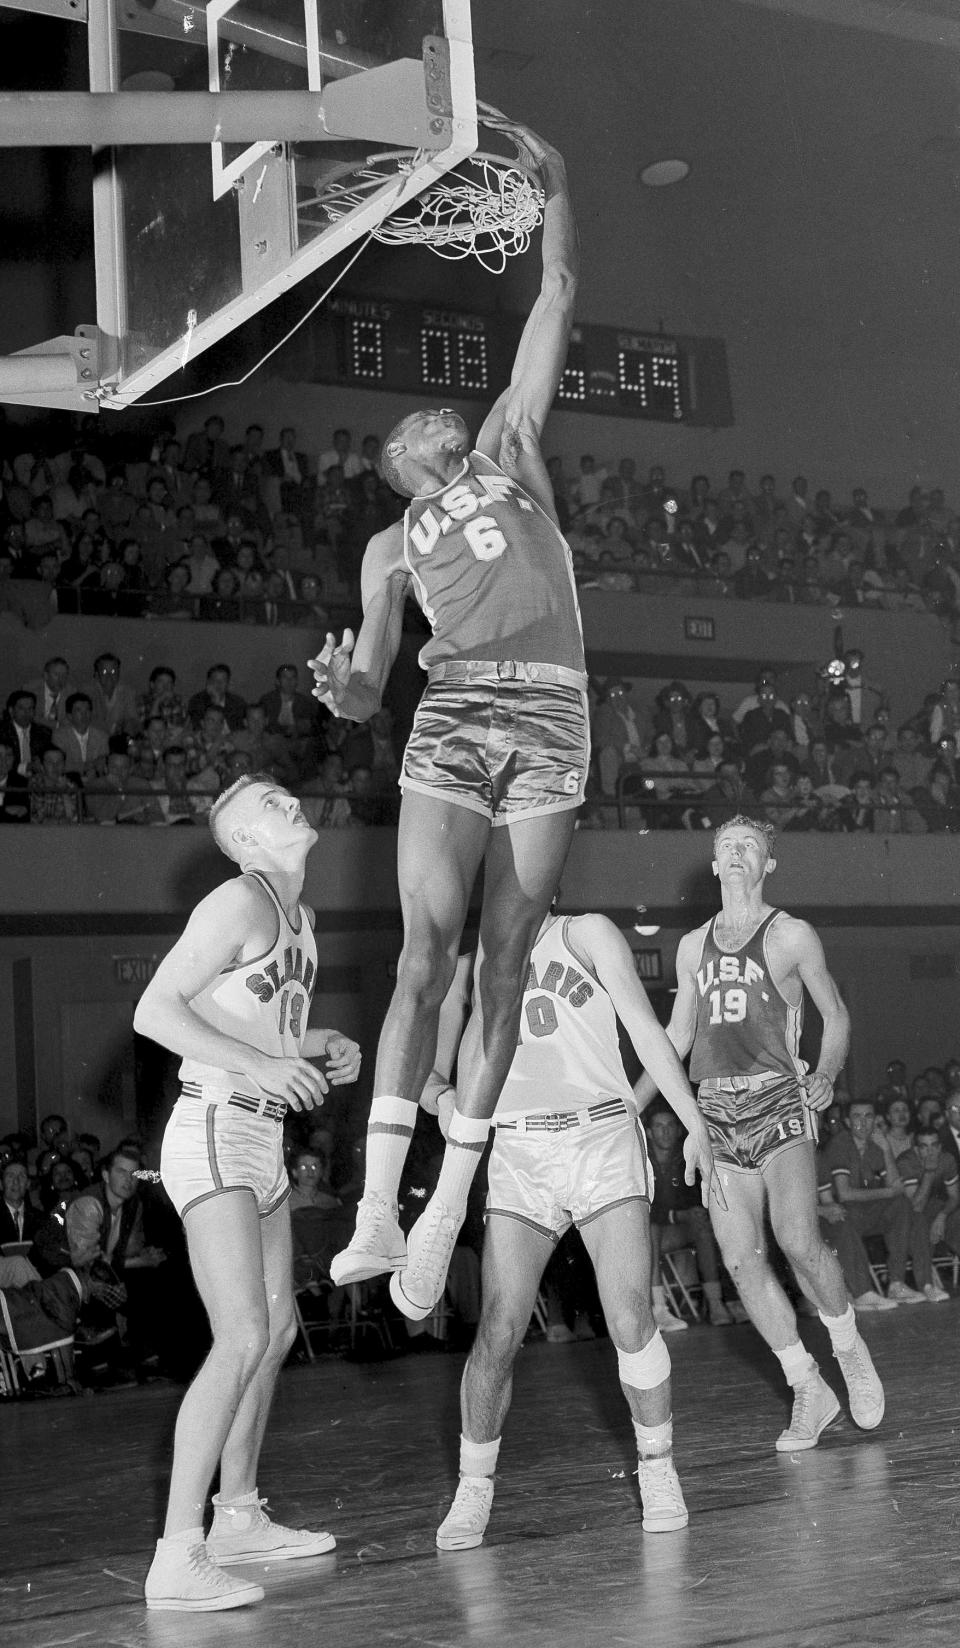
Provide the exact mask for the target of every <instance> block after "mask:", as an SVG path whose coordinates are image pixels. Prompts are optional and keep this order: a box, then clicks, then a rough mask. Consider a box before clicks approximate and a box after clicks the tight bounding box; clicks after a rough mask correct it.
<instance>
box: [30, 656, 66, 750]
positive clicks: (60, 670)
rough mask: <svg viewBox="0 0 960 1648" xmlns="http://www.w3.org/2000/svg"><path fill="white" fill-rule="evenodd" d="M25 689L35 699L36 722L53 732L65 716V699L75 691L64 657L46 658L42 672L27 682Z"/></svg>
mask: <svg viewBox="0 0 960 1648" xmlns="http://www.w3.org/2000/svg"><path fill="white" fill-rule="evenodd" d="M27 691H28V692H32V693H33V694H34V696H35V697H36V700H37V712H36V717H35V719H36V723H37V726H38V727H48V728H49V730H50V731H51V732H54V731H55V730H56V728H57V727H62V726H63V724H64V722H65V721H66V718H67V699H68V698H69V696H70V694H71V693H72V692H73V691H75V683H74V682H73V681H72V680H71V677H70V666H69V664H68V663H67V660H66V659H65V658H48V659H47V662H46V663H45V664H44V666H43V674H42V675H40V676H39V677H38V678H37V679H36V680H35V681H28V682H27Z"/></svg>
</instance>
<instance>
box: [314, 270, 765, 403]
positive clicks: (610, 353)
mask: <svg viewBox="0 0 960 1648" xmlns="http://www.w3.org/2000/svg"><path fill="white" fill-rule="evenodd" d="M522 328H523V321H522V319H521V318H520V317H518V316H515V315H502V314H489V315H487V314H473V313H469V312H467V311H461V310H458V309H443V308H435V307H426V306H421V305H419V304H409V303H390V302H382V301H380V300H378V299H373V298H352V297H345V296H343V295H338V296H336V297H334V298H332V299H331V300H330V302H329V303H328V304H327V305H326V307H325V309H324V310H323V311H322V312H321V313H320V314H319V315H318V316H317V319H316V320H315V322H314V325H313V331H312V334H311V336H312V343H313V367H312V374H311V375H312V377H313V379H314V380H315V381H317V382H320V383H334V384H345V385H346V384H349V385H352V386H355V387H361V388H369V389H384V390H394V391H397V392H399V393H405V394H413V395H419V396H430V397H449V398H452V399H464V400H471V399H476V400H485V401H488V402H490V401H492V400H494V399H495V398H496V396H497V395H498V394H500V392H501V391H502V389H503V388H504V387H505V385H506V384H507V383H508V382H509V380H510V371H511V368H512V365H513V359H514V355H515V353H516V348H517V344H518V342H519V339H520V333H521V331H522ZM302 370H303V367H302V357H301V359H300V366H299V371H300V373H301V374H302ZM555 404H556V408H557V410H567V411H583V412H591V413H601V414H606V415H608V416H611V417H618V418H645V419H649V420H652V421H654V422H659V423H672V424H681V423H692V424H701V425H702V424H708V425H712V426H714V427H716V426H718V425H722V424H729V423H732V421H733V413H732V408H731V405H730V390H729V380H728V375H727V363H726V351H725V349H724V346H723V343H722V342H721V341H720V340H719V339H716V338H689V337H688V338H679V337H667V336H664V335H661V334H660V333H645V332H631V331H624V330H622V329H620V328H617V327H611V326H593V325H577V326H575V327H574V328H573V331H572V333H571V338H570V346H569V350H568V354H567V361H566V366H565V369H564V372H563V376H562V378H561V380H560V385H559V388H558V390H557V398H556V403H555Z"/></svg>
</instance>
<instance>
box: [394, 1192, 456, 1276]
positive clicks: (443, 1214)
mask: <svg viewBox="0 0 960 1648" xmlns="http://www.w3.org/2000/svg"><path fill="white" fill-rule="evenodd" d="M456 1234H457V1221H456V1218H455V1217H454V1215H453V1214H452V1213H451V1212H450V1209H449V1208H448V1207H447V1206H446V1205H445V1203H443V1202H435V1203H434V1204H433V1205H432V1206H431V1207H428V1208H427V1209H426V1211H425V1212H424V1214H423V1228H422V1230H418V1231H417V1235H416V1242H417V1254H416V1259H415V1261H414V1263H413V1264H412V1265H411V1264H408V1265H407V1269H406V1271H405V1272H404V1281H412V1282H414V1285H415V1286H416V1287H419V1286H420V1285H421V1284H423V1285H425V1286H426V1287H428V1288H430V1289H431V1290H433V1291H434V1292H439V1291H440V1289H441V1286H442V1284H443V1283H444V1282H445V1281H446V1279H447V1270H448V1269H449V1266H450V1246H451V1245H452V1242H453V1240H454V1239H455V1237H456ZM440 1237H442V1238H443V1241H440V1240H439V1238H440ZM406 1291H407V1289H406V1288H404V1292H406Z"/></svg>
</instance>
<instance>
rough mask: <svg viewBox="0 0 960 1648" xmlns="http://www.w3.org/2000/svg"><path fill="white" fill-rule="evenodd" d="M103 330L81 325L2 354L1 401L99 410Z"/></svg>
mask: <svg viewBox="0 0 960 1648" xmlns="http://www.w3.org/2000/svg"><path fill="white" fill-rule="evenodd" d="M99 387H100V330H99V327H97V326H92V325H90V326H78V327H77V330H76V332H75V333H74V334H73V336H72V337H71V336H69V335H67V334H64V335H63V336H61V337H57V338H48V339H47V340H46V342H45V343H33V344H31V345H30V347H29V348H28V349H18V350H17V352H16V354H14V355H2V356H0V401H8V402H10V403H11V404H12V405H14V406H39V407H50V408H53V407H57V408H61V409H63V410H65V411H68V412H97V411H99V404H98V403H99V393H98V392H99Z"/></svg>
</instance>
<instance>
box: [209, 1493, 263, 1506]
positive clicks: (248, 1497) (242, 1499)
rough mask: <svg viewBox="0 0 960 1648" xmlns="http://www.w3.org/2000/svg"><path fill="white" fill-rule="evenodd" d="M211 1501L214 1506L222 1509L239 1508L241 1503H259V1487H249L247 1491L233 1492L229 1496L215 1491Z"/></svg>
mask: <svg viewBox="0 0 960 1648" xmlns="http://www.w3.org/2000/svg"><path fill="white" fill-rule="evenodd" d="M213 1503H214V1505H215V1506H218V1505H219V1506H221V1507H222V1508H223V1509H224V1510H227V1509H230V1510H239V1508H240V1507H241V1505H259V1503H260V1490H259V1488H251V1490H250V1492H249V1493H244V1494H234V1495H233V1496H232V1497H230V1498H228V1496H227V1495H226V1494H222V1493H216V1494H214V1496H213Z"/></svg>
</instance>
